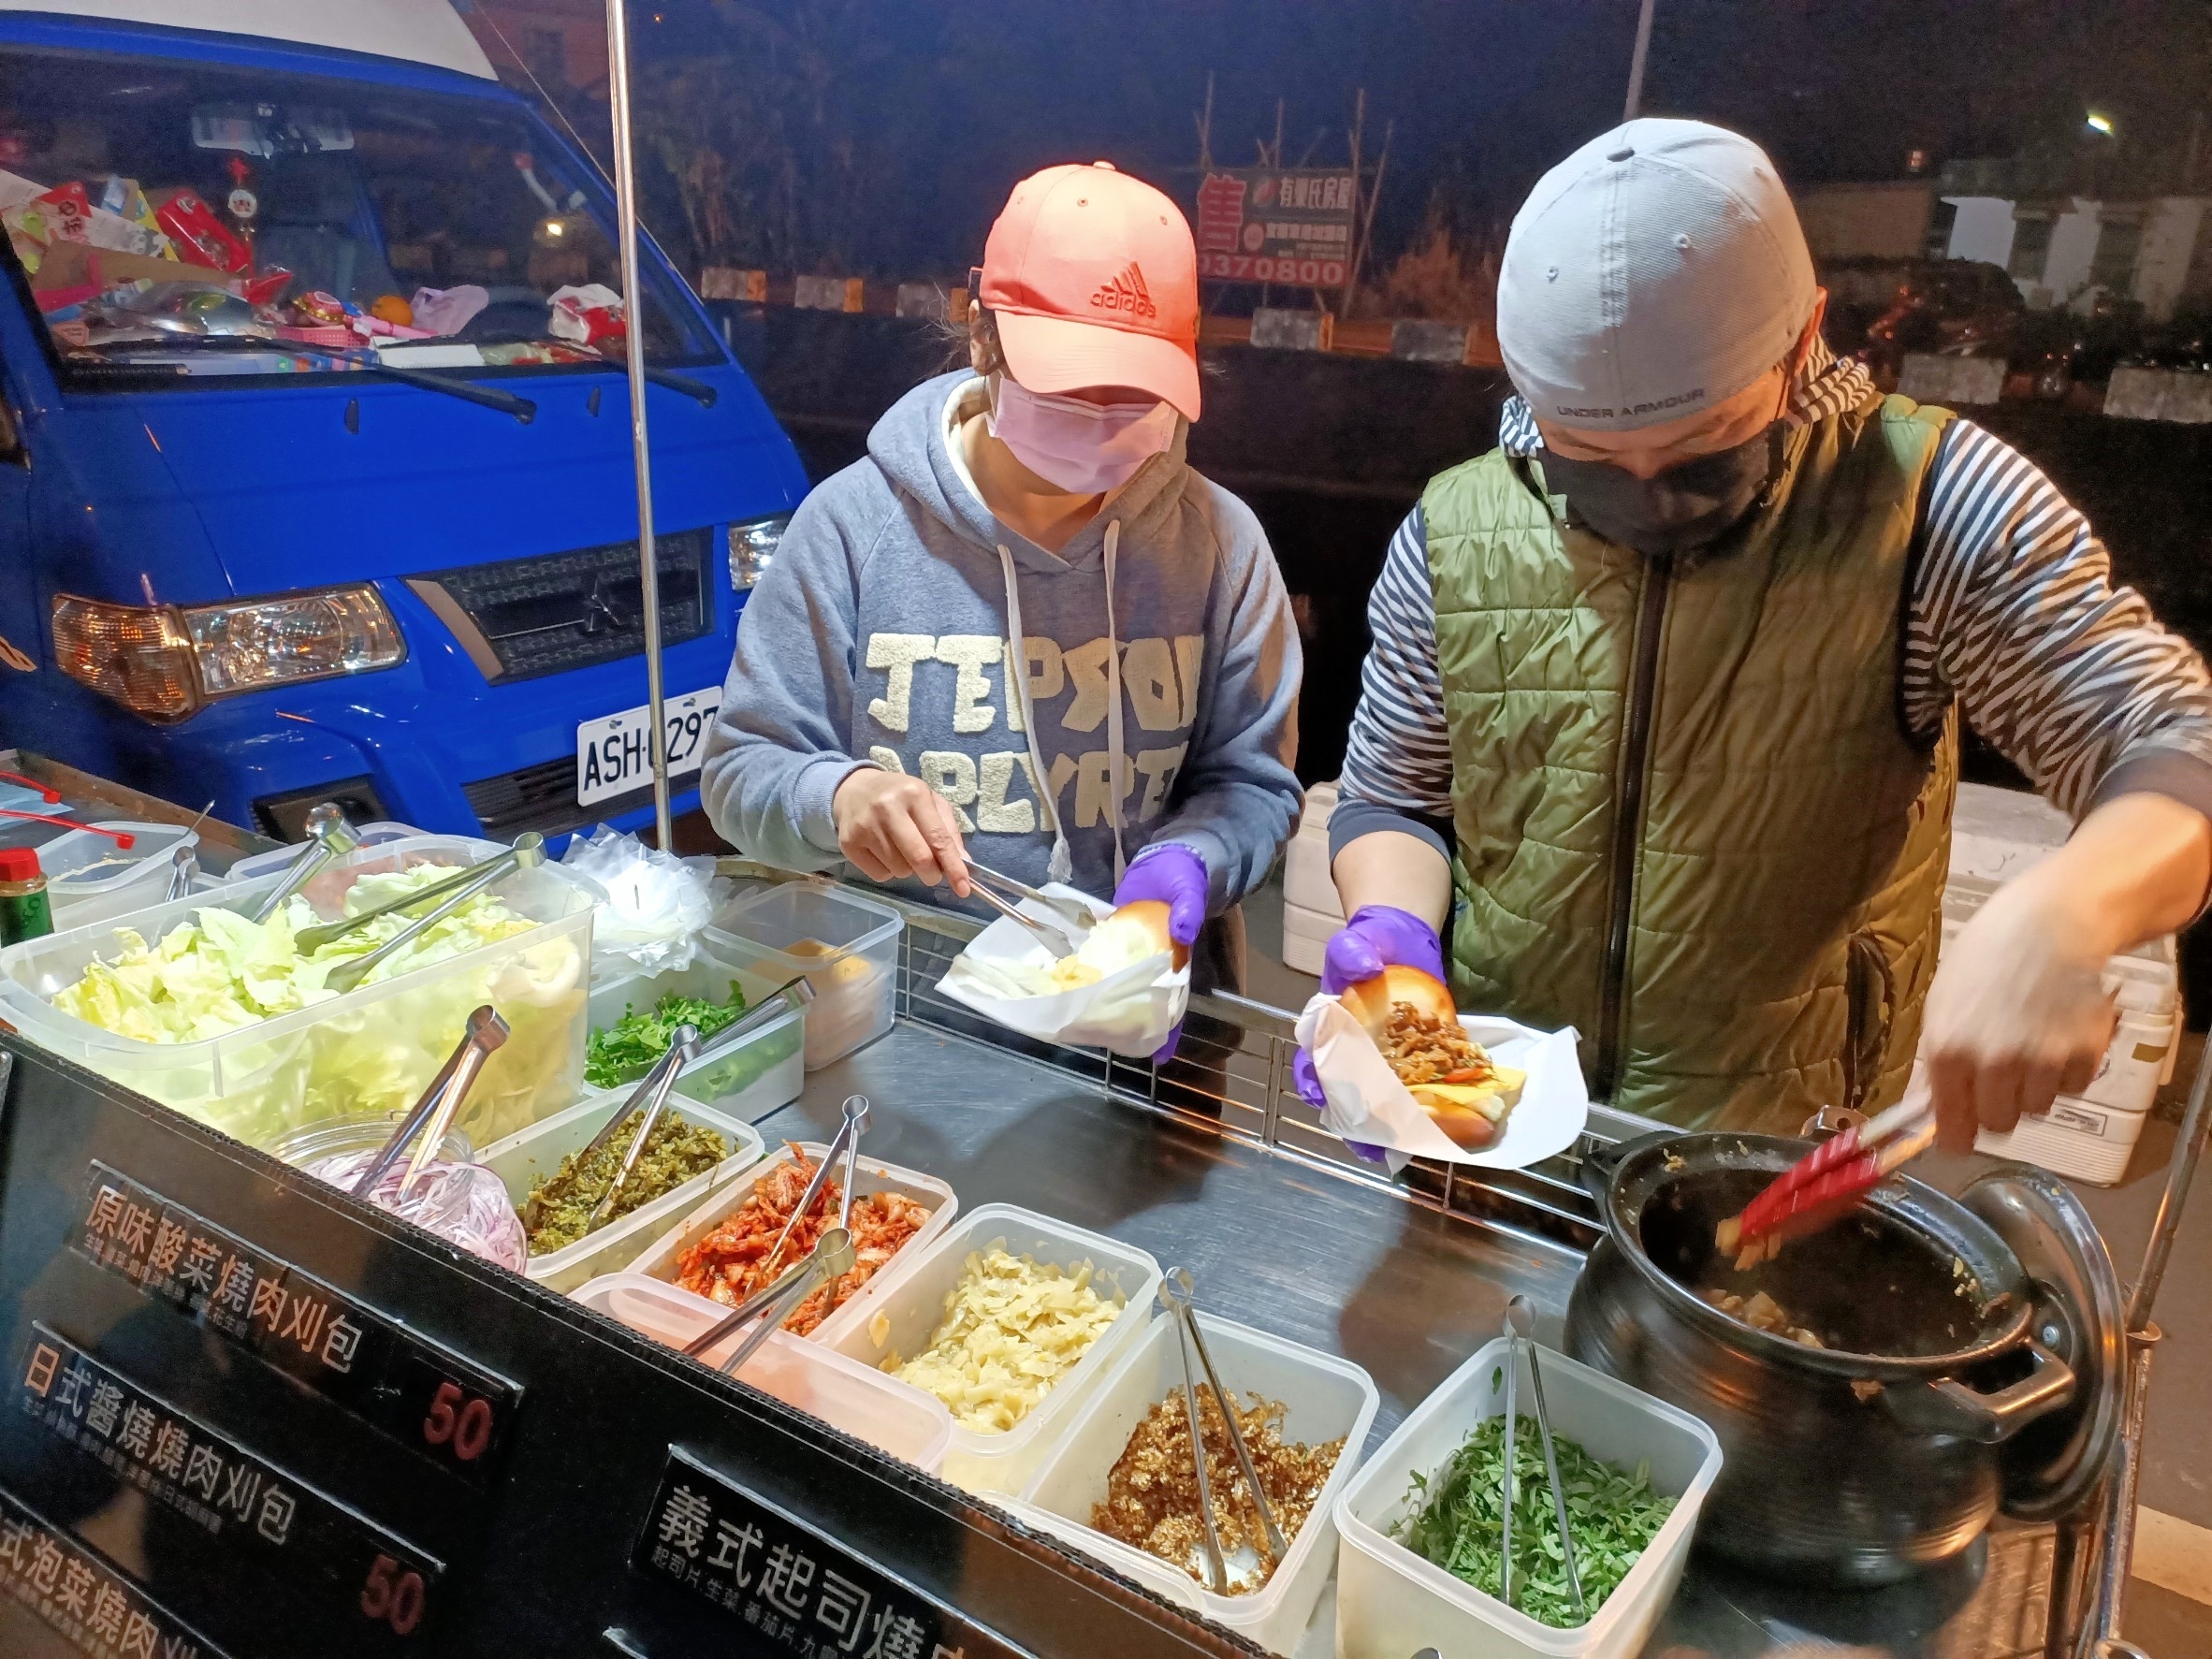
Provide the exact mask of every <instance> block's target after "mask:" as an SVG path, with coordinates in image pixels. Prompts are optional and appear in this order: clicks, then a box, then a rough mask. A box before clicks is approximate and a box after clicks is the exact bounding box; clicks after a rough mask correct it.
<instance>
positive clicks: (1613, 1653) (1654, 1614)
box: [1336, 1337, 1721, 1659]
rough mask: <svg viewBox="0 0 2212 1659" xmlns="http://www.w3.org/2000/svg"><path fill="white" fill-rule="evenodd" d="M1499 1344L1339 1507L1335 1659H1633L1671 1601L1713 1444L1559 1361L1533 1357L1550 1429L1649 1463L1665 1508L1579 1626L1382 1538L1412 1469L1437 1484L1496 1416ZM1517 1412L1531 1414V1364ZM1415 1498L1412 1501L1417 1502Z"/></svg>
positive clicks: (1711, 1466)
mask: <svg viewBox="0 0 2212 1659" xmlns="http://www.w3.org/2000/svg"><path fill="white" fill-rule="evenodd" d="M1505 1359H1506V1340H1505V1338H1503V1337H1500V1338H1498V1339H1497V1340H1496V1341H1494V1342H1492V1343H1490V1344H1488V1345H1487V1346H1484V1347H1482V1348H1481V1349H1479V1350H1477V1353H1476V1355H1475V1357H1474V1358H1473V1359H1471V1360H1469V1361H1467V1362H1466V1363H1465V1364H1464V1365H1463V1366H1461V1367H1460V1368H1459V1369H1458V1370H1457V1371H1455V1372H1453V1373H1452V1374H1451V1375H1449V1376H1448V1377H1447V1378H1446V1379H1445V1380H1444V1382H1443V1383H1442V1384H1441V1385H1440V1386H1439V1387H1438V1388H1437V1390H1436V1391H1435V1392H1434V1393H1433V1394H1431V1395H1430V1396H1429V1397H1428V1398H1427V1399H1426V1400H1424V1401H1422V1402H1421V1404H1419V1405H1418V1406H1416V1407H1415V1408H1414V1411H1413V1413H1412V1415H1411V1416H1409V1417H1408V1418H1407V1419H1405V1420H1404V1422H1403V1423H1401V1424H1399V1425H1398V1429H1397V1432H1396V1433H1393V1434H1392V1435H1391V1436H1390V1438H1389V1439H1388V1440H1386V1441H1384V1442H1383V1444H1382V1446H1381V1448H1379V1449H1378V1450H1377V1451H1376V1452H1375V1455H1374V1456H1373V1457H1371V1458H1369V1459H1368V1460H1367V1463H1366V1466H1365V1467H1363V1468H1362V1469H1361V1471H1360V1472H1359V1473H1358V1474H1357V1475H1355V1476H1353V1477H1352V1479H1351V1483H1350V1484H1349V1485H1348V1486H1346V1488H1345V1490H1344V1492H1343V1493H1342V1494H1341V1495H1340V1496H1339V1497H1338V1498H1337V1500H1336V1529H1337V1533H1338V1535H1339V1541H1338V1545H1337V1553H1336V1563H1337V1566H1336V1651H1337V1652H1338V1653H1339V1654H1340V1655H1341V1656H1342V1659H1405V1656H1406V1655H1407V1654H1408V1653H1412V1652H1418V1651H1419V1649H1421V1648H1430V1647H1433V1648H1434V1649H1435V1650H1436V1651H1437V1652H1441V1653H1454V1654H1458V1653H1480V1654H1484V1655H1514V1654H1533V1655H1538V1656H1540V1659H1635V1656H1636V1655H1637V1653H1639V1652H1642V1651H1643V1646H1644V1641H1645V1638H1646V1637H1649V1636H1650V1635H1651V1634H1652V1627H1653V1626H1654V1625H1655V1624H1657V1623H1658V1622H1659V1615H1660V1614H1661V1613H1663V1612H1665V1611H1666V1604H1667V1603H1668V1602H1669V1601H1671V1600H1673V1599H1674V1592H1675V1586H1676V1585H1678V1584H1680V1583H1681V1577H1682V1567H1683V1565H1684V1564H1685V1563H1687V1562H1688V1560H1689V1558H1690V1540H1691V1537H1692V1535H1694V1534H1695V1532H1696V1530H1697V1512H1698V1510H1699V1509H1701V1508H1702V1507H1703V1506H1704V1505H1705V1495H1706V1493H1707V1492H1710V1491H1711V1490H1712V1483H1713V1481H1714V1479H1715V1478H1716V1477H1718V1476H1719V1474H1720V1472H1721V1443H1720V1441H1719V1440H1717V1439H1716V1438H1714V1436H1713V1432H1712V1431H1711V1430H1710V1429H1709V1428H1707V1427H1706V1426H1705V1425H1704V1424H1703V1423H1701V1422H1699V1421H1698V1420H1697V1419H1695V1418H1694V1417H1692V1416H1691V1415H1690V1414H1689V1413H1688V1412H1686V1411H1681V1410H1679V1409H1678V1408H1676V1407H1675V1406H1672V1405H1669V1404H1666V1402H1665V1401H1663V1400H1654V1399H1653V1398H1652V1396H1651V1395H1649V1394H1647V1393H1645V1392H1643V1390H1640V1389H1632V1388H1630V1387H1629V1386H1628V1385H1627V1384H1626V1383H1624V1382H1620V1381H1618V1380H1616V1379H1615V1378H1613V1377H1609V1376H1608V1375H1605V1374H1604V1373H1603V1372H1600V1371H1596V1370H1593V1369H1592V1368H1591V1367H1590V1366H1587V1365H1584V1364H1581V1363H1580V1362H1579V1361H1575V1360H1570V1359H1569V1358H1567V1357H1566V1356H1565V1355H1564V1354H1560V1353H1555V1352H1553V1351H1552V1350H1551V1349H1550V1348H1546V1349H1545V1350H1544V1354H1543V1360H1542V1363H1543V1367H1544V1403H1545V1404H1546V1406H1547V1407H1548V1408H1549V1409H1550V1417H1551V1432H1552V1433H1554V1434H1563V1435H1564V1436H1565V1437H1566V1438H1568V1439H1569V1440H1572V1441H1574V1442H1575V1444H1576V1445H1578V1446H1579V1447H1581V1448H1583V1450H1585V1451H1587V1452H1589V1453H1590V1454H1591V1455H1592V1456H1593V1457H1597V1458H1602V1459H1603V1460H1604V1461H1605V1462H1607V1463H1612V1464H1614V1465H1616V1466H1617V1467H1620V1468H1625V1469H1633V1468H1635V1467H1637V1464H1639V1463H1645V1462H1647V1461H1648V1462H1649V1463H1650V1465H1651V1478H1652V1490H1654V1491H1656V1492H1666V1493H1667V1494H1669V1495H1671V1496H1673V1497H1674V1498H1675V1499H1676V1503H1675V1506H1674V1512H1673V1513H1672V1514H1671V1515H1669V1516H1668V1517H1667V1518H1666V1522H1665V1523H1664V1524H1663V1525H1662V1526H1661V1527H1660V1529H1659V1534H1658V1535H1657V1536H1656V1537H1654V1538H1653V1539H1652V1542H1651V1543H1650V1545H1649V1546H1647V1547H1646V1549H1645V1550H1644V1552H1643V1554H1642V1555H1641V1556H1639V1557H1638V1558H1637V1563H1636V1564H1635V1565H1634V1566H1632V1567H1630V1568H1629V1569H1628V1576H1627V1577H1626V1578H1624V1579H1622V1580H1621V1582H1620V1583H1619V1584H1617V1585H1615V1586H1614V1588H1613V1593H1612V1594H1610V1595H1608V1596H1607V1597H1606V1599H1605V1602H1604V1605H1602V1606H1601V1607H1599V1608H1597V1609H1596V1611H1595V1612H1594V1613H1593V1614H1592V1616H1591V1619H1590V1622H1589V1623H1586V1624H1580V1625H1577V1626H1575V1627H1574V1628H1572V1629H1567V1630H1560V1629H1555V1628H1553V1627H1552V1626H1551V1625H1549V1624H1543V1623H1538V1622H1537V1621H1535V1620H1534V1619H1532V1618H1530V1617H1529V1616H1528V1615H1527V1614H1526V1613H1523V1612H1521V1611H1520V1610H1518V1609H1517V1608H1509V1607H1507V1606H1506V1604H1505V1603H1503V1602H1501V1601H1499V1600H1498V1599H1497V1598H1496V1597H1495V1596H1491V1595H1485V1594H1483V1593H1482V1592H1481V1591H1479V1590H1477V1589H1476V1588H1475V1586H1474V1585H1472V1584H1469V1583H1467V1582H1466V1581H1465V1580H1464V1579H1458V1578H1455V1577H1453V1576H1452V1575H1451V1574H1450V1573H1448V1572H1446V1571H1445V1570H1444V1569H1443V1568H1442V1567H1440V1566H1436V1565H1433V1564H1431V1563H1430V1562H1428V1561H1426V1560H1424V1559H1422V1558H1421V1557H1420V1556H1419V1555H1416V1554H1415V1553H1414V1552H1413V1551H1412V1550H1408V1549H1406V1548H1405V1547H1404V1545H1402V1544H1399V1543H1397V1542H1395V1541H1394V1540H1393V1539H1392V1538H1391V1537H1390V1533H1391V1530H1392V1529H1393V1528H1394V1527H1396V1526H1397V1525H1398V1524H1399V1523H1400V1522H1401V1521H1403V1520H1404V1518H1405V1515H1406V1513H1407V1510H1408V1507H1409V1496H1408V1494H1409V1492H1410V1489H1411V1488H1412V1486H1413V1477H1414V1476H1415V1475H1417V1474H1419V1475H1422V1476H1428V1477H1433V1476H1434V1475H1435V1474H1436V1472H1437V1471H1438V1470H1440V1469H1442V1468H1443V1467H1444V1464H1445V1463H1446V1461H1447V1460H1448V1459H1449V1458H1450V1456H1451V1454H1452V1453H1453V1452H1455V1451H1457V1450H1458V1449H1459V1448H1461V1446H1463V1444H1465V1442H1466V1438H1467V1436H1468V1435H1469V1434H1470V1433H1473V1432H1474V1431H1475V1428H1476V1426H1477V1424H1479V1423H1480V1422H1481V1421H1482V1420H1483V1419H1486V1418H1492V1417H1499V1416H1502V1415H1503V1414H1504V1412H1505V1409H1506V1390H1505V1380H1504V1379H1505ZM1520 1367H1521V1383H1520V1396H1519V1401H1518V1404H1519V1407H1520V1409H1521V1410H1522V1411H1533V1410H1535V1406H1534V1404H1532V1401H1533V1397H1534V1396H1533V1393H1532V1390H1531V1386H1530V1382H1529V1372H1528V1357H1527V1354H1526V1353H1525V1351H1524V1352H1523V1353H1522V1355H1521V1361H1520ZM1411 1497H1412V1499H1413V1500H1414V1501H1418V1499H1419V1493H1418V1492H1412V1493H1411Z"/></svg>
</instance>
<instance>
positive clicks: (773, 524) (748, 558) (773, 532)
mask: <svg viewBox="0 0 2212 1659" xmlns="http://www.w3.org/2000/svg"><path fill="white" fill-rule="evenodd" d="M790 523H791V515H790V514H789V513H776V514H772V515H770V516H769V517H766V518H749V519H747V520H746V521H745V522H744V523H743V524H733V525H731V526H730V586H731V587H732V588H733V589H735V590H736V591H738V592H739V593H743V592H746V591H747V590H748V589H750V588H751V587H752V585H753V584H754V583H755V582H757V581H759V580H760V579H761V578H762V577H763V576H764V575H767V574H768V566H769V565H770V564H772V563H774V562H775V560H776V548H777V546H778V545H779V543H780V542H781V541H782V540H783V531H784V527H785V526H787V525H788V524H790Z"/></svg>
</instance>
